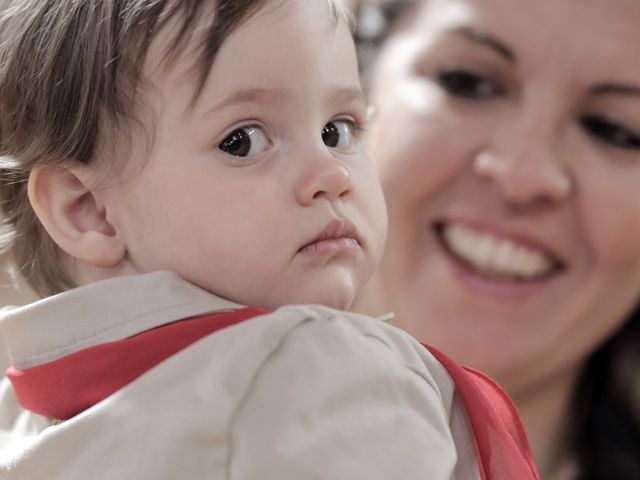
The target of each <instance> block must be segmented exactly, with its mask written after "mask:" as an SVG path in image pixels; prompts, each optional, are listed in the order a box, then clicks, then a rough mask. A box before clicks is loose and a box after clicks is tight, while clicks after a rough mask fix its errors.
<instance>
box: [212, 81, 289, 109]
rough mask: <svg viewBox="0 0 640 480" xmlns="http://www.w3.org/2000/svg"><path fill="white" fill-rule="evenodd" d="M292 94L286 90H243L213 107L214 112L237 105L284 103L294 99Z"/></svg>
mask: <svg viewBox="0 0 640 480" xmlns="http://www.w3.org/2000/svg"><path fill="white" fill-rule="evenodd" d="M292 95H293V94H292V92H290V91H289V90H288V89H286V88H277V87H273V88H262V87H255V88H243V89H240V90H236V91H234V92H233V93H232V94H231V95H229V96H227V97H226V98H225V99H224V100H222V101H221V102H219V103H218V104H216V105H214V106H213V107H212V110H217V109H220V108H224V107H227V106H229V105H233V104H236V103H266V104H274V103H283V102H285V101H286V100H287V99H289V98H291V97H292Z"/></svg>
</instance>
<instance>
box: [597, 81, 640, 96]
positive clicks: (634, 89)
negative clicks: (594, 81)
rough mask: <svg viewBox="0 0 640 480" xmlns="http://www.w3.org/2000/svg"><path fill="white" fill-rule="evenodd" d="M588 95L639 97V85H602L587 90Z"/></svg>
mask: <svg viewBox="0 0 640 480" xmlns="http://www.w3.org/2000/svg"><path fill="white" fill-rule="evenodd" d="M589 94H590V95H594V96H598V95H609V94H618V95H628V96H634V97H635V96H637V97H640V85H631V84H625V83H603V84H601V85H597V86H595V87H593V88H591V89H590V90H589Z"/></svg>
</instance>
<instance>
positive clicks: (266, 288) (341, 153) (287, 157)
mask: <svg viewBox="0 0 640 480" xmlns="http://www.w3.org/2000/svg"><path fill="white" fill-rule="evenodd" d="M365 117H366V102H365V100H364V97H363V94H362V91H361V88H360V82H359V78H358V71H357V63H356V57H355V50H354V47H353V43H352V40H351V34H350V30H349V26H348V22H347V20H346V18H345V16H344V13H343V10H342V8H341V7H340V5H336V4H334V3H333V2H332V1H330V0H325V1H320V0H219V1H218V2H214V1H207V2H205V1H198V0H182V1H180V0H164V1H163V0H83V1H81V2H78V1H75V0H6V1H3V0H0V159H1V162H2V163H1V164H0V167H1V169H2V183H1V190H0V192H1V193H2V197H3V200H4V210H5V215H6V217H7V222H6V225H5V227H6V229H7V230H6V232H5V234H4V237H3V239H4V241H5V244H6V245H7V246H9V247H10V248H11V249H12V251H13V255H14V258H15V261H16V263H17V266H18V268H19V271H20V272H21V273H22V275H23V276H24V277H25V278H26V279H27V280H28V282H29V283H30V284H31V286H32V287H34V288H35V289H36V290H37V291H38V292H39V293H40V294H42V295H49V294H53V293H57V292H60V291H64V290H66V289H68V288H70V287H72V286H75V285H80V284H85V283H89V282H93V281H96V280H100V279H103V278H108V277H113V276H117V275H125V274H132V273H145V272H152V271H156V270H173V271H175V272H177V273H178V274H179V275H181V276H182V277H183V278H185V279H186V280H189V281H191V282H192V283H194V284H196V285H198V286H200V287H202V288H204V289H206V290H209V291H211V292H214V293H216V294H218V295H221V296H223V297H226V298H229V299H231V300H234V301H237V302H239V303H244V304H249V305H255V306H261V307H267V308H274V307H277V306H280V305H283V304H287V303H323V304H327V305H330V306H333V307H336V308H347V307H348V306H349V305H350V303H351V301H352V300H353V297H354V296H355V295H356V294H357V292H358V290H359V289H360V287H361V286H362V285H363V284H364V283H365V282H366V281H367V280H368V279H369V277H370V275H371V274H372V273H373V270H374V269H375V267H376V265H377V262H378V260H379V258H380V255H381V253H382V249H383V244H384V237H385V233H386V213H385V208H384V202H383V198H382V193H381V191H380V187H379V183H378V180H377V177H376V174H375V170H374V168H373V166H372V165H371V164H370V162H369V160H368V158H367V157H366V155H365V153H364V151H363V146H362V143H361V126H362V124H363V123H364V122H365V120H366V118H365Z"/></svg>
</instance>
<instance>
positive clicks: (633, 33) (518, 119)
mask: <svg viewBox="0 0 640 480" xmlns="http://www.w3.org/2000/svg"><path fill="white" fill-rule="evenodd" d="M638 45H640V3H639V2H637V1H636V0H592V1H589V2H585V1H583V0H539V1H537V2H530V1H526V0H429V1H428V2H424V6H422V7H421V8H420V10H419V11H418V12H417V14H416V15H414V16H412V18H411V21H410V24H407V25H406V28H405V30H403V31H400V32H399V33H398V34H396V35H395V37H393V38H392V39H391V40H390V41H389V43H388V44H387V47H386V48H385V51H384V52H383V54H382V57H381V60H380V63H379V65H378V67H379V68H378V69H377V71H376V72H375V74H374V83H373V86H372V102H373V104H374V107H376V109H377V115H376V117H375V118H374V121H373V124H372V126H371V130H370V135H369V151H370V154H371V155H372V157H373V158H374V159H375V161H376V163H377V167H378V170H379V173H380V175H381V177H382V182H383V186H384V188H385V193H386V195H387V200H388V205H389V215H390V229H389V241H388V244H387V249H388V250H387V254H386V257H385V259H384V261H383V264H382V266H381V268H380V270H379V271H378V274H377V277H376V279H375V281H374V282H373V284H372V286H371V289H370V290H369V292H368V293H367V295H366V296H365V297H364V298H363V302H365V303H366V304H367V307H368V308H369V310H376V305H377V306H378V307H379V308H380V309H391V310H393V311H395V312H396V314H397V318H396V323H397V325H399V326H400V327H402V328H404V329H406V330H408V331H409V332H410V333H412V334H413V335H415V336H416V337H417V338H419V339H420V340H422V341H424V342H426V343H430V344H432V345H434V346H436V347H439V348H441V349H443V350H445V351H446V352H447V353H448V354H449V355H451V356H452V357H454V358H455V359H456V360H458V361H460V362H462V363H466V364H470V365H472V366H475V367H477V368H480V369H484V370H485V371H487V372H489V373H491V374H492V375H494V376H495V377H496V378H497V379H498V380H499V381H501V382H502V383H503V384H504V385H505V386H506V387H507V388H508V389H509V390H510V391H511V392H512V393H513V394H517V393H519V392H521V391H523V389H526V388H530V387H532V386H533V385H535V384H536V382H539V381H545V380H548V379H549V378H551V375H557V374H563V373H568V374H570V372H574V371H576V369H577V367H578V366H579V365H580V363H581V362H582V361H583V360H584V358H585V356H586V355H587V354H588V353H589V352H591V351H593V350H594V348H596V346H597V345H598V344H599V343H601V342H602V341H603V340H604V339H605V338H606V337H607V336H608V335H610V334H611V333H612V332H613V331H615V330H616V329H617V328H618V327H619V326H620V325H621V324H622V323H623V322H624V321H625V319H626V318H627V316H628V315H629V313H630V312H631V310H633V309H634V307H635V306H636V304H637V303H638V298H640V49H639V48H638Z"/></svg>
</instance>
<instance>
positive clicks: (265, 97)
mask: <svg viewBox="0 0 640 480" xmlns="http://www.w3.org/2000/svg"><path fill="white" fill-rule="evenodd" d="M327 92H328V93H327V100H328V102H329V103H330V104H331V105H342V104H347V103H353V102H358V103H361V104H363V105H367V103H368V102H367V97H366V95H365V93H364V92H363V90H362V88H360V87H359V86H341V85H338V86H334V87H332V88H329V89H328V90H327ZM293 96H294V93H293V91H291V90H290V89H288V88H280V87H269V88H265V87H251V88H242V89H239V90H236V91H234V92H233V93H231V94H230V95H229V96H227V97H225V98H224V99H223V100H222V101H221V102H219V103H217V104H215V105H213V106H212V107H210V108H208V109H207V111H206V112H204V114H203V115H204V116H206V115H208V114H209V113H211V112H215V111H218V110H220V109H223V108H225V107H228V106H230V105H237V104H267V105H274V104H282V103H285V102H287V100H290V99H291V98H292V97H293Z"/></svg>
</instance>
